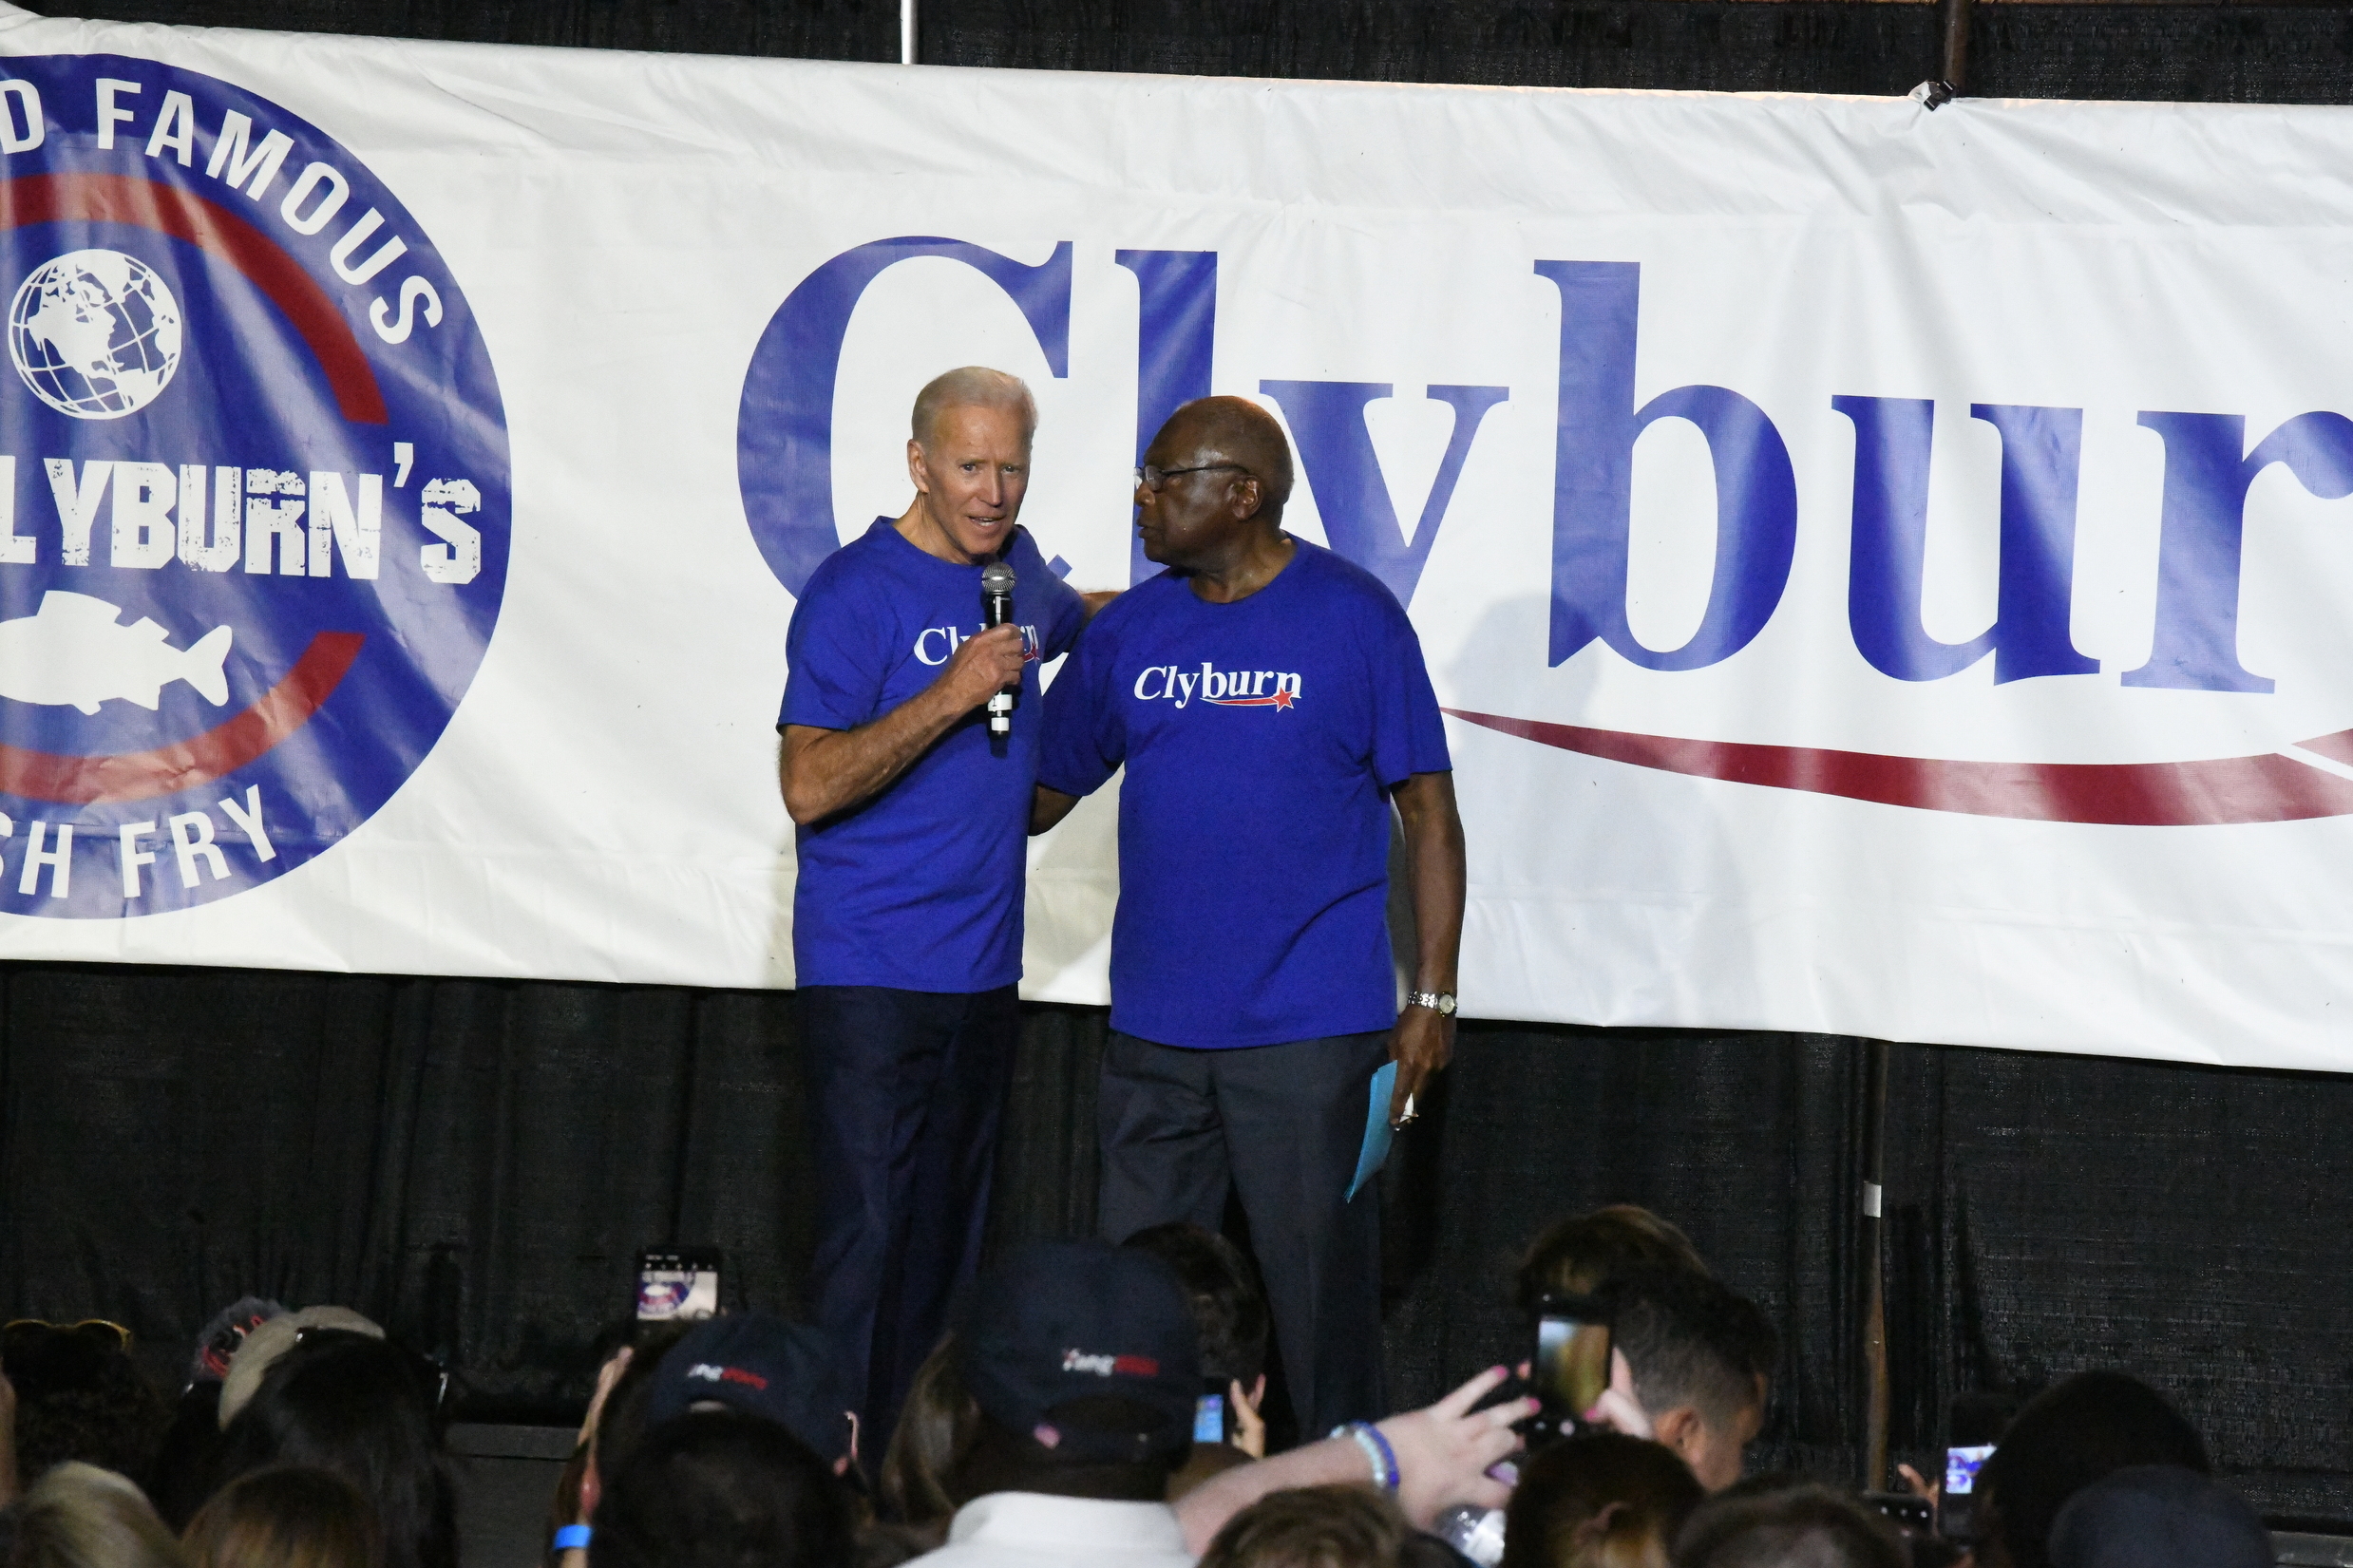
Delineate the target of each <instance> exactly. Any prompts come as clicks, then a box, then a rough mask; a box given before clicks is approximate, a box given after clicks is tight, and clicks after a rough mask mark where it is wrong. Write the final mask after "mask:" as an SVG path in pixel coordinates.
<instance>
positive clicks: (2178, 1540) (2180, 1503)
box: [2051, 1464, 2272, 1568]
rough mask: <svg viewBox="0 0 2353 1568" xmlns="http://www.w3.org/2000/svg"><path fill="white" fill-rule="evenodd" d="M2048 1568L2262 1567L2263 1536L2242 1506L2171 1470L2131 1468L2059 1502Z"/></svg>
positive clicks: (2267, 1537)
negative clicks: (2051, 1564) (2065, 1503)
mask: <svg viewBox="0 0 2353 1568" xmlns="http://www.w3.org/2000/svg"><path fill="white" fill-rule="evenodd" d="M2051 1561H2052V1563H2053V1564H2054V1565H2055V1568H2270V1563H2271V1561H2272V1554H2271V1534H2270V1532H2269V1531H2268V1530H2266V1529H2265V1528H2264V1527H2263V1520H2262V1518H2261V1516H2259V1515H2258V1514H2257V1513H2256V1512H2255V1510H2254V1509H2253V1508H2251V1507H2249V1505H2248V1503H2247V1502H2246V1500H2245V1499H2243V1498H2241V1497H2240V1496H2239V1495H2238V1494H2237V1493H2235V1492H2232V1491H2230V1489H2229V1488H2228V1487H2225V1486H2220V1485H2217V1484H2216V1483H2213V1482H2212V1481H2210V1480H2208V1479H2207V1478H2206V1477H2205V1476H2202V1475H2199V1474H2198V1473H2197V1472H2196V1471H2195V1470H2189V1469H2184V1468H2183V1467H2182V1466H2181V1465H2178V1464H2136V1465H2134V1466H2133V1467H2132V1468H2130V1469H2126V1470H2118V1471H2116V1473H2114V1474H2113V1475H2108V1476H2103V1477H2101V1478H2100V1479H2099V1480H2098V1481H2097V1482H2094V1483H2092V1484H2091V1485H2089V1486H2086V1487H2084V1488H2083V1490H2081V1491H2079V1492H2078V1493H2077V1494H2076V1495H2075V1496H2074V1497H2071V1498H2069V1499H2068V1500H2067V1505H2066V1506H2065V1507H2063V1508H2061V1509H2060V1510H2059V1518H2058V1519H2057V1520H2056V1521H2053V1522H2052V1525H2051Z"/></svg>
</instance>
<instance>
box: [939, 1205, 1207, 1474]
mask: <svg viewBox="0 0 2353 1568" xmlns="http://www.w3.org/2000/svg"><path fill="white" fill-rule="evenodd" d="M957 1344H958V1354H959V1357H960V1359H961V1363H962V1369H963V1373H964V1386H965V1387H966V1388H967V1389H970V1390H971V1392H972V1396H973V1398H974V1399H975V1400H976V1401H977V1402H978V1404H979V1406H980V1409H981V1413H982V1414H984V1415H986V1416H987V1417H988V1418H989V1419H990V1420H991V1421H994V1422H996V1424H997V1425H998V1426H1004V1427H1007V1428H1009V1429H1010V1430H1013V1431H1015V1432H1022V1433H1026V1434H1028V1435H1029V1436H1030V1437H1031V1438H1033V1439H1034V1440H1035V1441H1036V1442H1038V1443H1039V1444H1042V1445H1045V1446H1046V1447H1048V1448H1051V1449H1053V1450H1054V1451H1055V1452H1056V1453H1058V1454H1066V1455H1069V1456H1071V1457H1072V1458H1074V1459H1081V1460H1094V1461H1107V1462H1137V1461H1142V1460H1145V1459H1148V1458H1150V1457H1152V1456H1153V1455H1155V1454H1160V1453H1165V1452H1167V1451H1168V1450H1171V1449H1174V1448H1180V1447H1183V1446H1184V1445H1186V1444H1187V1443H1189V1442H1191V1441H1192V1430H1193V1411H1194V1407H1195V1404H1196V1402H1197V1401H1198V1399H1199V1398H1200V1395H1201V1352H1200V1350H1199V1347H1198V1345H1197V1343H1196V1340H1195V1331H1194V1328H1193V1309H1192V1305H1191V1303H1190V1302H1189V1301H1188V1300H1187V1299H1186V1294H1185V1287H1184V1286H1183V1285H1182V1284H1181V1283H1179V1282H1178V1280H1177V1276H1176V1272H1175V1271H1174V1270H1172V1269H1170V1268H1169V1267H1168V1265H1167V1263H1165V1262H1163V1261H1161V1260H1160V1259H1159V1258H1158V1257H1155V1256H1152V1255H1151V1254H1149V1253H1144V1252H1133V1251H1129V1250H1127V1249H1124V1248H1119V1247H1114V1246H1112V1245H1110V1243H1109V1242H1106V1241H1034V1242H1032V1243H1030V1244H1029V1245H1028V1246H1025V1247H1023V1248H1021V1249H1020V1250H1018V1251H1017V1252H1015V1253H1014V1254H1013V1255H1012V1256H1009V1257H1007V1258H1006V1259H1005V1260H1004V1261H1003V1262H1001V1263H999V1264H998V1265H997V1266H996V1268H994V1269H992V1270H990V1271H989V1272H988V1273H987V1274H985V1275H981V1277H980V1279H979V1281H978V1282H977V1285H976V1286H975V1287H974V1291H973V1294H972V1298H971V1301H970V1303H969V1304H968V1306H967V1308H966V1310H965V1313H964V1315H963V1321H962V1327H961V1329H960V1331H959V1332H958V1336H957ZM1080 1400H1084V1401H1086V1403H1085V1404H1084V1405H1083V1406H1075V1405H1074V1404H1073V1402H1075V1401H1080Z"/></svg>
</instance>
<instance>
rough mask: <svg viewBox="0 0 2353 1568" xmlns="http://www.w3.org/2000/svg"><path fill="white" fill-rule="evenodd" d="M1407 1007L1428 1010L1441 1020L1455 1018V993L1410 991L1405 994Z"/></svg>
mask: <svg viewBox="0 0 2353 1568" xmlns="http://www.w3.org/2000/svg"><path fill="white" fill-rule="evenodd" d="M1405 1005H1406V1006H1407V1007H1410V1008H1428V1009H1430V1010H1431V1011H1433V1012H1435V1013H1436V1014H1437V1015H1438V1016H1439V1017H1441V1018H1452V1017H1453V1016H1454V993H1453V992H1451V991H1409V992H1406V993H1405Z"/></svg>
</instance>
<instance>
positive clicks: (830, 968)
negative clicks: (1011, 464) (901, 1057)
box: [777, 518, 1086, 992]
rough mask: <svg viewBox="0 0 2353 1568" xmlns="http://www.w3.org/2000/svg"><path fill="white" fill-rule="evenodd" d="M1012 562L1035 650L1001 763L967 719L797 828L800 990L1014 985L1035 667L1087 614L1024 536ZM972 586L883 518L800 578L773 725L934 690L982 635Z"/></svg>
mask: <svg viewBox="0 0 2353 1568" xmlns="http://www.w3.org/2000/svg"><path fill="white" fill-rule="evenodd" d="M1005 564H1006V565H1008V566H1010V567H1012V568H1013V569H1014V576H1015V579H1016V580H1015V588H1014V619H1015V621H1016V622H1017V623H1018V624H1019V625H1020V626H1021V628H1022V629H1023V632H1024V633H1025V634H1026V637H1027V640H1028V644H1029V652H1030V657H1029V662H1028V663H1027V664H1025V665H1023V666H1022V668H1021V700H1020V703H1019V705H1018V706H1016V707H1015V709H1014V714H1013V733H1012V735H1011V736H1009V737H1008V738H1007V741H1006V746H1005V755H1003V756H1001V757H1000V756H997V755H996V754H995V753H994V751H993V750H992V749H991V747H990V744H989V729H988V715H987V714H986V713H985V712H983V711H981V710H980V709H978V708H975V709H974V710H973V711H972V713H971V714H970V715H969V716H967V717H966V718H964V719H963V720H961V721H960V722H958V724H957V725H956V727H954V728H952V729H950V730H949V731H948V732H947V733H946V734H945V735H942V736H941V737H940V738H939V741H938V742H937V743H936V744H935V745H934V746H932V748H931V749H930V750H928V751H926V752H924V753H923V754H922V756H920V757H919V758H917V759H916V761H915V763H914V765H912V766H910V767H909V768H908V769H907V770H906V771H905V772H904V773H901V775H899V777H898V778H896V779H894V780H892V781H891V783H890V784H888V785H887V786H886V787H884V788H883V789H882V791H881V792H880V793H878V794H876V795H873V796H870V797H869V798H867V799H866V800H864V801H863V802H861V803H859V804H857V805H854V806H852V807H850V808H849V809H848V810H846V811H843V812H839V813H837V814H835V815H834V816H831V817H828V818H825V820H824V821H822V822H810V823H808V824H806V825H805V826H803V827H802V828H801V829H800V832H799V835H798V842H799V845H800V855H801V874H800V882H799V885H798V886H797V887H795V888H794V890H793V895H792V961H793V967H794V968H795V969H796V970H797V971H798V972H799V977H800V983H801V984H802V985H805V986H893V987H896V988H898V989H900V990H901V991H930V992H970V991H990V990H994V989H995V988H996V987H998V986H1006V985H1011V984H1013V983H1014V982H1015V981H1016V980H1018V979H1020V978H1021V901H1022V900H1021V895H1022V871H1023V867H1024V863H1025V849H1024V845H1025V843H1026V841H1027V838H1028V833H1029V823H1030V798H1031V794H1032V789H1033V786H1034V784H1035V783H1036V780H1037V750H1038V736H1039V733H1040V731H1041V729H1042V727H1043V725H1044V712H1043V710H1042V705H1041V703H1040V701H1039V697H1038V687H1037V670H1038V664H1039V661H1040V659H1041V658H1045V659H1052V658H1058V657H1060V656H1061V655H1062V654H1063V653H1064V652H1066V651H1068V649H1069V648H1070V646H1071V643H1072V640H1073V639H1074V638H1075V637H1076V636H1077V635H1078V629H1079V626H1080V624H1081V623H1082V622H1083V621H1084V620H1085V618H1086V614H1085V609H1086V607H1085V606H1084V604H1082V603H1081V602H1080V599H1079V597H1078V595H1077V594H1076V593H1075V592H1073V591H1072V589H1071V588H1070V587H1068V586H1067V585H1066V584H1064V583H1063V582H1062V580H1061V579H1060V578H1058V577H1056V576H1054V575H1053V572H1051V571H1049V570H1048V569H1047V566H1046V563H1045V561H1044V560H1043V559H1042V558H1040V557H1039V556H1038V553H1037V546H1036V545H1035V544H1034V543H1033V542H1032V541H1031V538H1030V536H1029V534H1028V532H1027V531H1026V530H1015V534H1014V537H1013V544H1012V546H1011V548H1009V549H1008V550H1007V551H1006V553H1005ZM980 572H981V569H980V568H979V567H977V566H958V565H956V564H954V563H953V562H950V561H944V560H941V559H940V558H939V557H937V556H930V555H926V554H924V553H923V552H922V551H921V550H920V549H918V548H916V547H915V546H914V545H912V544H910V543H908V542H907V541H906V539H905V538H902V537H901V534H900V532H899V529H898V527H897V525H895V524H894V523H893V522H892V521H891V520H890V519H888V518H877V519H876V520H875V522H874V526H873V527H871V528H869V529H867V530H866V532H865V534H864V535H863V537H862V538H858V539H856V540H854V541H852V542H851V543H848V544H845V545H844V546H843V547H842V548H841V549H839V550H837V551H835V552H834V553H833V554H832V555H830V556H828V557H825V563H824V564H823V565H821V566H819V567H818V568H817V570H816V571H815V572H814V573H812V574H811V575H810V576H809V579H808V587H807V588H806V590H805V591H804V592H803V593H802V595H801V602H800V604H799V605H798V606H797V607H796V608H795V609H794V610H793V612H792V628H791V630H790V631H789V632H787V633H786V636H785V649H786V652H787V657H788V658H789V660H790V671H791V672H790V674H789V675H788V676H787V678H786V682H785V706H784V712H783V713H782V715H781V716H780V717H779V719H778V721H777V722H778V723H779V724H780V725H787V724H799V725H811V726H814V727H817V728H820V729H855V728H857V727H859V726H860V725H862V724H870V723H872V722H873V721H874V720H876V719H879V718H881V717H882V715H883V714H885V713H887V712H889V711H890V710H891V709H892V708H897V707H898V706H899V705H900V704H901V703H903V702H905V701H906V700H907V699H908V698H910V697H912V696H914V695H915V694H916V693H917V692H919V691H920V690H923V689H924V688H925V687H927V686H929V685H931V683H932V682H933V681H935V680H937V679H938V678H939V672H940V671H941V670H942V669H943V668H945V666H946V665H947V662H948V657H949V655H950V654H952V653H953V652H955V651H956V647H957V645H958V643H960V642H961V641H962V640H963V639H964V638H966V637H969V636H973V635H975V634H977V633H978V632H979V631H980V630H981V628H982V618H981V602H980Z"/></svg>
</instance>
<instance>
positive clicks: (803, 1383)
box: [645, 1313, 858, 1475]
mask: <svg viewBox="0 0 2353 1568" xmlns="http://www.w3.org/2000/svg"><path fill="white" fill-rule="evenodd" d="M843 1365H844V1357H843V1356H842V1354H841V1352H840V1351H839V1350H838V1349H837V1348H836V1347H835V1345H834V1343H833V1341H832V1339H831V1338H830V1337H829V1336H828V1335H827V1334H826V1333H825V1332H824V1331H823V1330H820V1329H815V1328H811V1327H809V1326H808V1325H807V1324H806V1323H788V1322H787V1321H786V1320H785V1319H783V1318H781V1317H779V1316H777V1315H776V1314H775V1313H733V1314H731V1315H729V1316H725V1317H712V1318H706V1319H704V1320H703V1321H702V1322H699V1323H697V1324H695V1325H694V1326H693V1328H691V1329H689V1330H688V1331H687V1332H686V1335H685V1337H684V1338H682V1339H680V1340H679V1341H678V1342H677V1344H675V1345H674V1346H672V1347H671V1348H670V1350H669V1351H665V1352H664V1353H663V1355H662V1358H661V1363H660V1365H659V1366H658V1367H656V1368H655V1372H654V1381H653V1384H652V1386H651V1388H650V1389H648V1391H647V1394H646V1407H645V1420H646V1425H647V1426H649V1427H658V1426H662V1425H664V1424H665V1423H667V1422H671V1421H674V1420H676V1419H677V1418H678V1417H680V1416H682V1415H685V1414H686V1413H688V1412H689V1411H691V1410H707V1409H729V1410H734V1411H736V1412H737V1413H739V1414H742V1415H747V1416H750V1417H752V1418H753V1419H754V1420H758V1421H768V1422H773V1423H774V1424H775V1425H777V1426H782V1427H783V1428H784V1429H785V1430H786V1431H787V1432H790V1433H791V1434H792V1435H793V1436H794V1437H797V1438H799V1439H800V1440H801V1442H802V1443H804V1444H805V1445H807V1447H808V1449H809V1451H810V1452H811V1453H813V1454H815V1455H816V1456H817V1457H818V1458H820V1459H822V1460H824V1461H825V1463H826V1464H829V1465H831V1466H832V1467H833V1473H834V1474H835V1475H845V1474H847V1473H848V1471H849V1469H850V1467H851V1466H852V1465H854V1464H857V1462H858V1417H857V1416H856V1415H855V1414H853V1413H852V1412H851V1410H850V1397H849V1389H848V1386H847V1384H846V1383H845V1382H844V1376H843V1370H842V1369H843Z"/></svg>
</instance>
